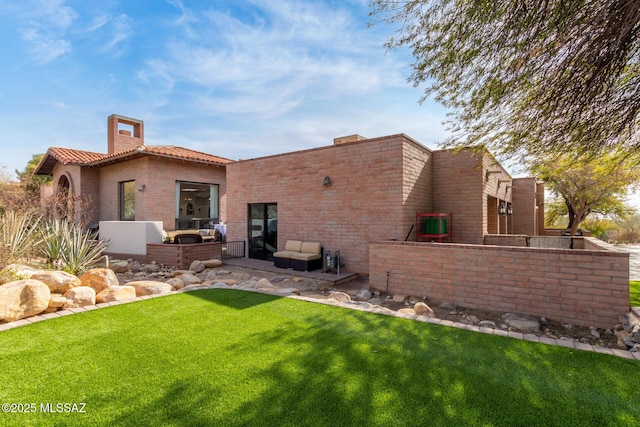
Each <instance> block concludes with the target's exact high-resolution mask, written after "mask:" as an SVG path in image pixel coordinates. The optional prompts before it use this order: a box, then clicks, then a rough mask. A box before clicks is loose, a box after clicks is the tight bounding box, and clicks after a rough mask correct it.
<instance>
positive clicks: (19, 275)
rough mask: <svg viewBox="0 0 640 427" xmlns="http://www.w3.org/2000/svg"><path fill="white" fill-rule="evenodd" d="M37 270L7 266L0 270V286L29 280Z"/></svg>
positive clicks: (18, 265)
mask: <svg viewBox="0 0 640 427" xmlns="http://www.w3.org/2000/svg"><path fill="white" fill-rule="evenodd" d="M38 271H40V270H38V269H35V268H33V267H29V266H26V265H21V264H9V265H7V266H6V267H5V268H3V269H2V270H0V284H2V283H9V282H13V281H16V280H24V279H31V276H33V275H34V274H35V273H37V272H38Z"/></svg>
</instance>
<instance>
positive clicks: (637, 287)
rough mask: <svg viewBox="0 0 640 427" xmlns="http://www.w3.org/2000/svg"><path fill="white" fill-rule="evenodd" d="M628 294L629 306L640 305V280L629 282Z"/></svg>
mask: <svg viewBox="0 0 640 427" xmlns="http://www.w3.org/2000/svg"><path fill="white" fill-rule="evenodd" d="M629 296H630V298H629V299H630V300H631V307H640V282H639V281H637V280H632V281H631V282H629Z"/></svg>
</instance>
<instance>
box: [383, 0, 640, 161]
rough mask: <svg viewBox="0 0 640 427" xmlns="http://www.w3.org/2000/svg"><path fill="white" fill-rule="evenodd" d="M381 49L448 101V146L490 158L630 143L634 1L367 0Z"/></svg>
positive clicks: (635, 101)
mask: <svg viewBox="0 0 640 427" xmlns="http://www.w3.org/2000/svg"><path fill="white" fill-rule="evenodd" d="M371 6H372V12H371V14H372V15H373V16H375V17H379V19H380V20H382V21H383V22H388V23H393V24H400V28H399V30H398V31H397V34H396V37H392V38H391V39H390V40H389V41H388V42H387V47H388V48H398V47H408V48H410V49H411V50H412V53H413V56H414V58H415V63H414V64H413V66H412V68H413V72H412V74H411V75H410V77H409V81H410V82H412V83H413V84H414V86H416V87H417V86H421V85H426V88H425V95H424V98H422V100H424V99H426V98H427V97H428V96H431V95H433V96H435V99H436V100H437V101H439V102H441V103H442V104H443V105H445V106H447V107H450V108H452V110H453V113H452V114H451V116H452V117H451V119H450V121H449V124H450V126H451V129H452V130H453V136H452V137H451V138H450V140H449V141H448V143H449V145H462V144H464V145H474V144H476V143H478V142H482V143H483V144H485V145H486V146H487V148H489V149H490V150H491V151H492V152H494V153H495V154H497V155H514V154H518V155H521V156H525V157H526V156H529V155H532V156H538V155H542V154H548V153H558V152H564V153H569V152H574V153H591V154H594V155H595V154H599V153H602V152H607V151H609V150H611V149H612V148H614V149H623V150H626V151H627V152H629V151H632V150H636V149H639V148H640V140H639V138H638V133H637V130H638V129H637V126H638V124H639V121H638V113H639V111H640V24H639V22H640V1H637V0H635V1H632V0H601V1H593V0H571V1H567V0H547V1H536V0H413V1H394V0H371Z"/></svg>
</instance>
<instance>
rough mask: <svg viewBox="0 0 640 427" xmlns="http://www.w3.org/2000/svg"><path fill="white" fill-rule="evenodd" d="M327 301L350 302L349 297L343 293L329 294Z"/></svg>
mask: <svg viewBox="0 0 640 427" xmlns="http://www.w3.org/2000/svg"><path fill="white" fill-rule="evenodd" d="M329 299H334V300H336V301H339V302H346V301H351V296H350V295H349V294H346V293H344V292H331V293H330V294H329Z"/></svg>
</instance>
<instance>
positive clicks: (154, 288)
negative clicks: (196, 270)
mask: <svg viewBox="0 0 640 427" xmlns="http://www.w3.org/2000/svg"><path fill="white" fill-rule="evenodd" d="M183 276H186V275H183ZM180 278H181V279H182V276H181V277H180ZM127 285H128V286H132V287H133V288H135V290H136V296H138V297H141V296H144V295H158V294H168V293H169V292H171V291H173V287H172V286H171V285H170V284H168V283H164V282H156V281H154V280H138V281H135V282H129V283H127ZM185 285H186V283H185Z"/></svg>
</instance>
